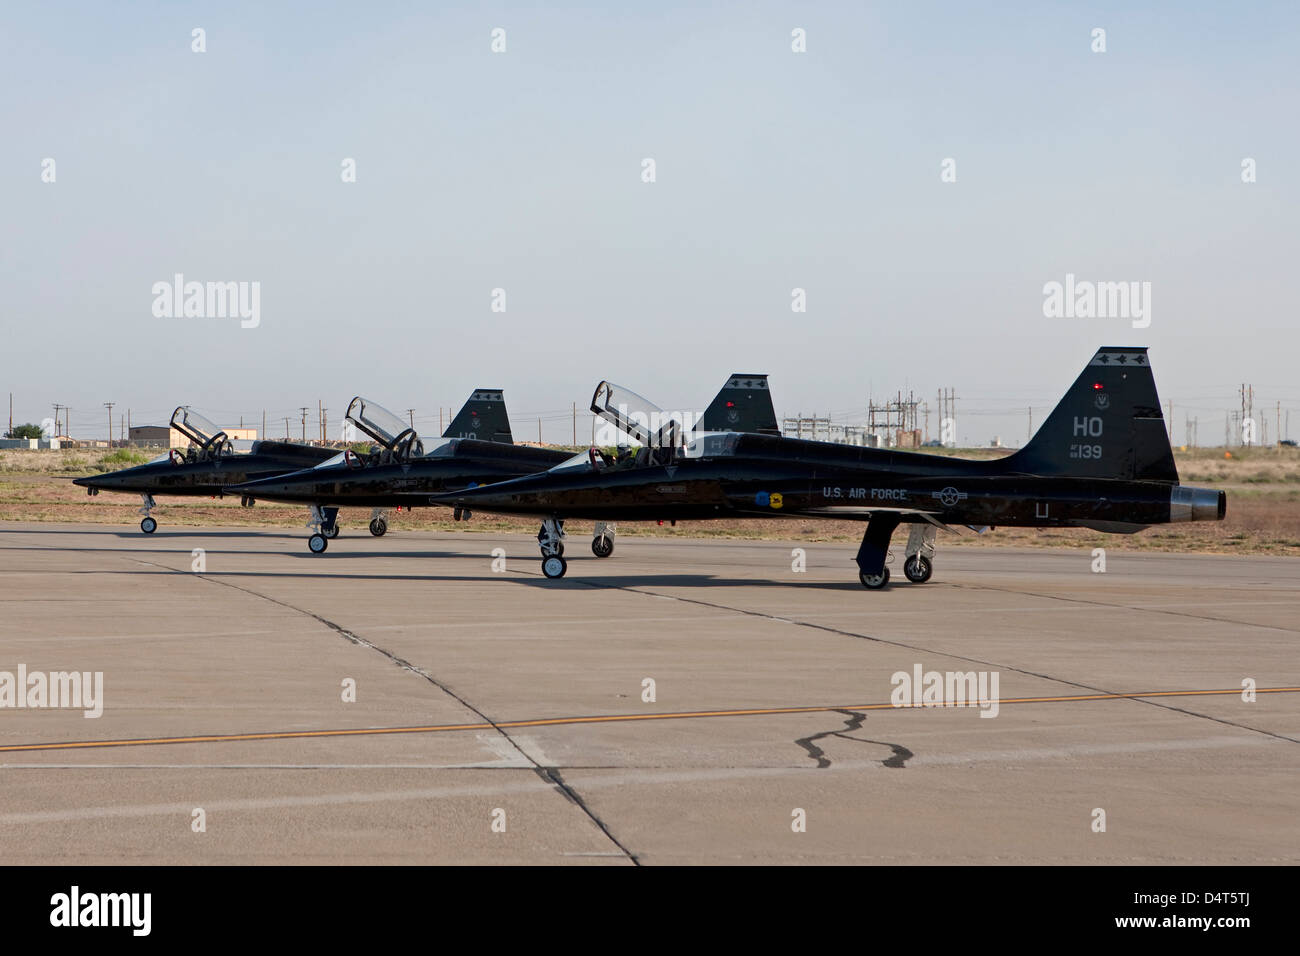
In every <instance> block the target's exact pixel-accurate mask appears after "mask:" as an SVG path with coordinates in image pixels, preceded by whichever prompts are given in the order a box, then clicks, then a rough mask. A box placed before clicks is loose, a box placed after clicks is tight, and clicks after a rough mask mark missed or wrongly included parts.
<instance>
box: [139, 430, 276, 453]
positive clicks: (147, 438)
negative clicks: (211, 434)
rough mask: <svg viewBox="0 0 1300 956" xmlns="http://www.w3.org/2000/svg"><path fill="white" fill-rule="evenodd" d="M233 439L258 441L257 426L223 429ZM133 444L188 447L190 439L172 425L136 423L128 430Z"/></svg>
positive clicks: (156, 446)
mask: <svg viewBox="0 0 1300 956" xmlns="http://www.w3.org/2000/svg"><path fill="white" fill-rule="evenodd" d="M222 430H223V431H224V432H225V433H226V437H227V438H229V439H230V440H231V441H241V440H242V441H256V440H257V429H256V428H225V429H222ZM128 437H129V439H130V441H131V443H132V444H133V445H144V446H146V447H150V448H188V447H189V446H190V440H189V439H188V438H187V437H185V435H183V434H181V433H180V432H178V431H177V430H176V429H174V428H172V427H171V426H170V425H136V426H133V427H132V428H131V430H130V431H129V432H128Z"/></svg>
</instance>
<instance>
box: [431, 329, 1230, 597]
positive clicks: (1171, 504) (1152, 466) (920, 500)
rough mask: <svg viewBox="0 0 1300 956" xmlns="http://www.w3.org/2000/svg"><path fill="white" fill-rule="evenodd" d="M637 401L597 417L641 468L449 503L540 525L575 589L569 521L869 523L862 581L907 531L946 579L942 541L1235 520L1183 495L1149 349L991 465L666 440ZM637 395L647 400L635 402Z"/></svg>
mask: <svg viewBox="0 0 1300 956" xmlns="http://www.w3.org/2000/svg"><path fill="white" fill-rule="evenodd" d="M629 396H630V393H628V392H626V391H625V390H622V389H620V388H619V387H618V386H615V385H611V384H610V383H608V382H601V383H600V385H599V386H598V387H597V388H596V394H595V397H594V399H593V401H592V411H593V412H595V413H596V414H597V415H600V416H601V417H603V418H605V419H606V420H607V421H609V422H611V423H612V424H614V425H616V426H617V427H618V428H620V429H622V430H624V431H626V432H627V433H628V434H629V435H632V436H633V437H634V438H636V440H637V441H639V442H640V443H641V444H642V446H643V447H641V448H640V449H639V450H638V451H637V452H636V454H635V456H633V457H631V458H629V459H628V460H610V459H609V458H608V456H606V455H604V454H602V453H601V452H600V451H599V450H598V449H595V448H592V449H590V450H589V451H586V452H583V453H581V454H579V455H576V456H574V457H573V458H571V459H570V460H569V461H567V462H563V463H561V464H560V465H557V466H555V467H553V468H552V469H551V470H549V471H547V472H545V473H541V474H537V475H530V476H527V477H524V478H519V479H515V480H512V481H506V482H502V483H500V484H496V485H488V486H485V487H479V488H470V489H466V490H464V491H460V492H456V493H453V494H444V495H439V496H435V499H434V500H436V501H440V502H443V503H445V504H448V505H452V506H454V507H458V508H475V509H482V510H485V511H499V512H507V513H516V514H536V515H540V516H542V518H543V520H542V530H541V533H540V534H539V536H538V541H539V543H540V544H541V548H542V572H543V573H544V574H545V575H546V576H547V577H548V578H558V577H562V576H563V575H564V573H565V570H566V563H565V561H564V558H563V555H562V551H561V548H562V538H563V535H564V529H563V521H564V519H565V518H586V519H592V518H594V519H600V520H609V519H637V520H647V519H652V520H653V519H659V520H680V519H696V520H700V519H711V518H750V517H757V516H764V517H781V516H798V517H827V518H850V519H856V520H861V521H865V522H866V523H867V527H866V530H865V533H864V534H863V536H862V545H861V547H860V548H859V549H858V554H857V564H858V571H859V575H858V576H859V580H860V581H861V582H862V584H863V585H864V586H865V587H867V588H871V589H877V588H883V587H884V586H885V585H886V584H887V583H888V581H889V569H888V568H887V567H885V562H886V559H887V557H888V551H889V542H890V538H891V537H892V535H893V533H894V530H895V529H896V528H897V527H898V525H899V524H908V525H910V527H911V534H910V535H909V538H908V543H907V550H906V556H905V561H904V562H903V573H904V574H905V575H906V576H907V578H908V580H909V581H912V582H913V583H917V584H920V583H924V582H925V581H928V580H929V579H930V575H931V573H932V570H933V568H932V557H933V554H934V539H935V532H936V531H937V530H938V529H947V530H951V528H952V526H957V525H966V526H968V527H972V528H974V529H976V530H983V529H985V528H989V527H993V526H996V525H1010V526H1019V527H1035V528H1061V527H1083V528H1093V529H1096V530H1099V531H1106V532H1116V533H1121V534H1127V533H1131V532H1135V531H1140V530H1142V529H1143V528H1146V527H1147V526H1149V525H1153V524H1164V523H1166V522H1172V521H1216V520H1222V518H1223V516H1224V512H1225V509H1226V496H1225V494H1224V493H1223V492H1222V491H1212V490H1205V489H1199V488H1189V487H1185V486H1183V485H1180V484H1179V483H1178V471H1177V469H1176V468H1175V466H1174V458H1173V451H1172V449H1171V448H1170V445H1169V438H1168V436H1167V434H1166V432H1165V423H1164V418H1163V416H1162V415H1161V412H1160V400H1159V398H1158V396H1157V394H1156V387H1155V379H1154V378H1153V377H1152V374H1151V368H1150V365H1149V364H1148V362H1147V350H1146V349H1145V348H1103V349H1100V350H1099V351H1098V352H1097V354H1096V355H1094V356H1093V358H1092V359H1091V360H1090V361H1089V362H1088V364H1087V367H1085V368H1084V370H1083V373H1082V374H1081V375H1080V376H1079V378H1078V380H1077V381H1076V382H1075V383H1074V385H1073V386H1072V387H1071V388H1070V390H1069V391H1068V392H1067V393H1066V395H1065V397H1064V398H1063V399H1062V400H1061V402H1060V403H1059V404H1058V405H1057V406H1056V408H1055V409H1054V410H1053V411H1052V413H1051V415H1049V416H1048V418H1047V420H1046V421H1044V423H1043V425H1042V427H1041V428H1039V430H1038V432H1037V433H1036V434H1035V435H1034V437H1033V439H1032V440H1031V441H1030V442H1029V443H1028V444H1027V445H1026V446H1025V447H1024V448H1022V449H1020V450H1019V451H1017V452H1015V453H1014V454H1012V455H1010V456H1008V457H1006V458H1002V459H998V460H993V461H975V460H971V459H963V458H947V457H941V456H936V455H929V454H924V453H920V452H905V451H895V450H892V449H877V448H863V447H857V446H849V445H835V444H829V443H825V442H814V441H805V440H802V439H795V438H782V437H778V436H771V435H753V434H751V435H742V434H736V433H734V432H728V433H723V434H712V433H711V434H702V435H697V436H695V437H693V438H691V439H690V440H689V441H685V443H684V444H683V439H684V437H685V436H683V435H682V432H681V429H680V427H679V426H678V425H677V423H676V422H669V423H667V424H666V425H663V426H661V427H660V428H659V429H657V430H654V431H652V430H651V429H650V428H648V427H646V426H645V425H644V424H642V418H641V416H638V415H636V414H629V413H628V408H629V407H630V406H631V401H630V399H629ZM630 398H631V399H634V398H635V396H630Z"/></svg>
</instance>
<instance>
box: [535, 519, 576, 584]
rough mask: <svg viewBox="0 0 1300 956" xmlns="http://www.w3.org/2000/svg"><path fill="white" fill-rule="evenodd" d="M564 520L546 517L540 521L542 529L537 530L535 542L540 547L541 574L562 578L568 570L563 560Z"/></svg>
mask: <svg viewBox="0 0 1300 956" xmlns="http://www.w3.org/2000/svg"><path fill="white" fill-rule="evenodd" d="M563 538H564V522H563V521H561V520H560V519H558V518H547V519H546V520H544V521H543V522H542V530H541V531H539V532H537V543H538V545H540V546H541V549H542V574H544V575H546V576H547V577H548V578H562V577H564V572H565V571H567V570H569V565H568V563H567V562H566V561H565V560H564V541H563V540H562V539H563Z"/></svg>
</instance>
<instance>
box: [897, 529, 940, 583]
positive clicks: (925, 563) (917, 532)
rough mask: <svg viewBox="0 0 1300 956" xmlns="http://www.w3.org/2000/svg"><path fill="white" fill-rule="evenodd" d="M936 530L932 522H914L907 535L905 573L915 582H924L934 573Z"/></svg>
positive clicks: (908, 578)
mask: <svg viewBox="0 0 1300 956" xmlns="http://www.w3.org/2000/svg"><path fill="white" fill-rule="evenodd" d="M936 530H937V529H936V528H935V526H934V525H932V524H914V525H912V530H911V532H910V533H909V534H908V536H907V551H906V552H905V554H906V558H905V559H904V561H903V574H904V575H906V576H907V580H909V581H911V582H912V583H913V584H924V583H925V582H926V581H928V580H930V576H931V575H932V574H934V538H935V533H936Z"/></svg>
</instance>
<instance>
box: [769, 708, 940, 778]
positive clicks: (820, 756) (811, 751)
mask: <svg viewBox="0 0 1300 956" xmlns="http://www.w3.org/2000/svg"><path fill="white" fill-rule="evenodd" d="M835 713H837V714H843V715H844V716H845V717H846V718H847V719H846V720H845V722H844V726H843V727H842V728H841V729H839V730H827V731H823V732H822V733H820V734H812V735H810V736H808V737H799V738H797V739H796V740H795V744H797V745H798V746H800V747H802V748H803V749H804V750H806V751H808V756H809V757H810V758H812V759H813V760H815V761H817V769H818V770H825V769H826V768H828V767H829V766H830V765H831V760H830V758H829V757H827V756H826V751H824V750H822V748H821V747H818V746H817V745H816V744H815V743H814V742H813V741H816V740H825V739H826V738H827V737H839V738H841V739H843V740H851V741H853V742H854V743H857V744H876V745H877V746H880V747H888V748H889V749H890V750H891V751H893V756H892V757H887V758H886V759H884V760H882V761H880V763H881V765H882V766H885V767H889V768H890V769H892V770H901V769H903V767H905V766H906V765H907V761H909V760H911V759H912V758H913V757H915V756H916V754H914V753H913V752H912V751H910V750H908V749H907V748H906V747H904V746H903V745H902V744H893V743H890V742H889V741H887V740H867V739H866V738H864V737H850V736H849V734H850V733H852V732H853V731H855V730H861V729H862V725H863V724H864V723H866V720H867V715H866V714H864V713H862V712H861V711H854V710H837V711H835Z"/></svg>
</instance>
